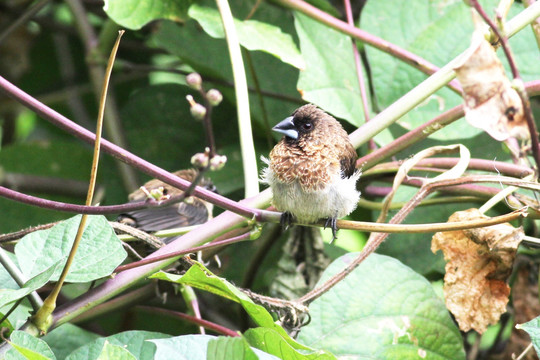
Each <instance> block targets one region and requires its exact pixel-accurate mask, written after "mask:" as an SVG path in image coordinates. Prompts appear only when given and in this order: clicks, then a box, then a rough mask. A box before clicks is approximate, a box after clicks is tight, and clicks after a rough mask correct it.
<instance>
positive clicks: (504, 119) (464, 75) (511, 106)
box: [454, 33, 529, 141]
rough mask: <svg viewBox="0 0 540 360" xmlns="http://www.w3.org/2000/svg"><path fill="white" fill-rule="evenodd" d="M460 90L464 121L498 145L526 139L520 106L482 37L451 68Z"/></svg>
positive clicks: (494, 55) (508, 81) (477, 34)
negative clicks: (463, 100) (487, 135)
mask: <svg viewBox="0 0 540 360" xmlns="http://www.w3.org/2000/svg"><path fill="white" fill-rule="evenodd" d="M454 70H455V71H456V76H457V79H458V80H459V82H460V83H461V85H462V87H463V98H464V99H465V119H466V120H467V121H468V122H469V124H471V125H472V126H474V127H477V128H480V129H482V130H484V131H485V132H487V133H488V134H489V135H491V136H492V137H493V138H494V139H496V140H498V141H504V140H506V139H508V138H509V137H516V138H518V139H528V137H529V131H528V128H527V123H526V120H525V117H524V112H523V104H522V102H521V99H520V97H519V95H518V93H517V91H516V90H515V89H513V88H512V85H511V83H510V80H508V78H507V77H506V75H505V73H504V68H503V66H502V64H501V62H500V60H499V59H498V58H497V55H496V54H495V50H494V49H493V47H492V46H491V45H490V44H489V43H488V42H487V41H486V40H485V39H484V37H483V35H481V33H475V35H473V40H472V44H471V46H470V47H469V49H468V50H467V52H466V53H465V54H464V55H463V58H462V59H461V60H460V63H459V64H458V66H457V67H455V68H454Z"/></svg>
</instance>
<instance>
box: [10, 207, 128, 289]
mask: <svg viewBox="0 0 540 360" xmlns="http://www.w3.org/2000/svg"><path fill="white" fill-rule="evenodd" d="M80 219H81V216H80V215H78V216H75V217H72V218H71V219H69V220H66V221H63V222H61V223H59V224H57V225H55V226H54V227H52V228H50V229H47V230H41V231H36V232H33V233H31V234H28V235H26V236H25V237H24V238H22V239H21V240H20V241H19V242H18V243H17V245H16V246H15V255H16V256H17V261H18V263H19V264H20V267H21V270H22V271H23V273H24V274H25V275H26V276H27V277H29V278H30V277H33V276H35V275H36V274H39V273H41V272H42V271H44V270H45V269H48V268H50V267H51V265H53V264H56V263H57V262H59V261H60V262H61V263H62V267H63V264H64V263H65V262H66V260H67V256H68V254H69V251H70V249H71V245H72V244H73V241H74V240H75V236H76V233H77V229H78V226H79V223H80ZM126 256H127V254H126V251H125V250H124V248H123V247H122V243H121V241H120V240H119V239H118V237H117V236H116V234H115V233H114V230H113V229H112V227H111V226H110V225H109V223H108V222H107V219H105V217H103V216H89V217H88V221H87V225H86V228H85V231H84V233H83V235H82V239H81V242H80V244H79V249H78V250H77V253H76V255H75V259H74V262H73V264H72V265H71V269H70V271H69V274H68V275H67V278H66V281H68V282H87V281H93V280H96V279H99V278H102V277H105V276H108V275H110V274H111V273H112V272H113V270H114V269H115V268H116V267H117V266H118V265H120V264H121V263H122V261H123V260H124V259H125V258H126ZM62 267H58V268H57V269H56V271H55V273H54V275H53V277H52V280H57V279H58V277H59V276H60V273H61V271H62Z"/></svg>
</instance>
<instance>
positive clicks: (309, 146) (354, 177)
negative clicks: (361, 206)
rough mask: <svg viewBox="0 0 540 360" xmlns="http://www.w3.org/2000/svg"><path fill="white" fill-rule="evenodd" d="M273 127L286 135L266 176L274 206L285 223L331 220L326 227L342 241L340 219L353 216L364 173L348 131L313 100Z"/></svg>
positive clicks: (264, 181) (265, 180)
mask: <svg viewBox="0 0 540 360" xmlns="http://www.w3.org/2000/svg"><path fill="white" fill-rule="evenodd" d="M272 130H274V131H277V132H278V133H281V134H283V135H284V136H283V138H282V139H281V140H280V141H279V142H278V143H277V144H276V146H274V148H273V149H272V151H271V152H270V159H269V160H266V162H267V163H268V167H266V168H265V169H264V170H263V173H262V176H261V177H262V182H263V183H266V184H268V185H269V186H270V188H271V189H272V193H273V199H272V205H273V206H274V207H275V208H276V210H278V211H281V212H283V214H282V216H281V223H282V225H283V226H284V227H287V226H288V225H290V224H291V223H292V222H293V221H297V222H304V223H313V222H316V221H317V220H320V219H326V222H325V228H326V227H331V228H332V239H333V240H335V239H337V224H336V221H337V219H338V218H341V217H344V216H346V215H348V214H350V213H351V212H352V211H353V210H354V209H355V208H356V205H357V203H358V200H359V198H360V192H359V191H358V190H357V189H356V183H357V181H358V179H359V178H360V175H361V171H359V170H357V169H356V166H355V165H356V159H357V154H356V150H355V148H354V146H353V145H352V144H351V142H350V140H349V136H348V134H347V132H346V131H345V129H344V128H343V126H342V125H341V124H340V123H339V122H338V121H337V120H336V119H335V118H334V117H333V116H331V115H329V114H328V113H326V112H325V111H323V110H322V109H320V108H318V107H317V106H315V105H313V104H307V105H304V106H302V107H300V108H298V109H296V110H295V111H294V112H293V113H292V115H291V116H289V117H287V118H286V119H284V120H283V121H281V122H280V123H278V124H277V125H276V126H274V127H273V128H272Z"/></svg>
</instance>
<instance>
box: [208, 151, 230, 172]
mask: <svg viewBox="0 0 540 360" xmlns="http://www.w3.org/2000/svg"><path fill="white" fill-rule="evenodd" d="M226 163H227V156H225V155H214V157H213V158H212V159H210V170H212V171H216V170H220V169H221V168H222V167H223V166H225V164H226Z"/></svg>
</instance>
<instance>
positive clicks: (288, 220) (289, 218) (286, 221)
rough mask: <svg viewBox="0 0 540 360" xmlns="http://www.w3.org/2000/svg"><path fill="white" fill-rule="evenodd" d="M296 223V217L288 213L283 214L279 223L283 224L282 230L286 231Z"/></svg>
mask: <svg viewBox="0 0 540 360" xmlns="http://www.w3.org/2000/svg"><path fill="white" fill-rule="evenodd" d="M293 221H294V216H293V214H291V213H290V212H288V211H285V212H284V213H282V214H281V219H280V220H279V223H280V224H281V228H282V229H283V230H284V231H285V230H287V229H288V228H289V226H291V225H292V223H293Z"/></svg>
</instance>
